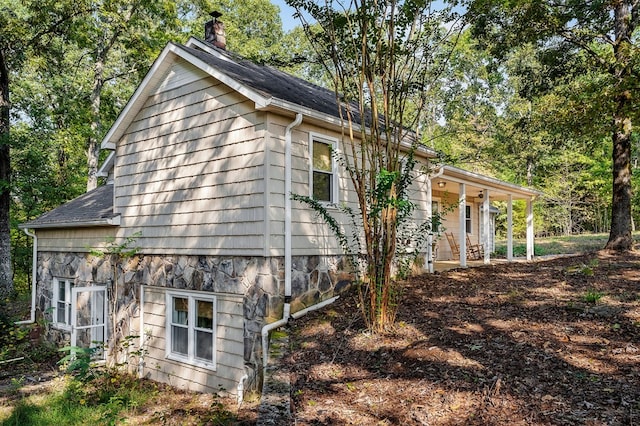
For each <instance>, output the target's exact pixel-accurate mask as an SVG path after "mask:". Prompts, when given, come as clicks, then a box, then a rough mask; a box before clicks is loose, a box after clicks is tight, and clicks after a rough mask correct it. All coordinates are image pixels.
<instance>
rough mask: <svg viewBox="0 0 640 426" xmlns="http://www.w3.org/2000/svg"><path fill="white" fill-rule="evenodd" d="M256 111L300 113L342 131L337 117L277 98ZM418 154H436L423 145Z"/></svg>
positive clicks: (354, 127)
mask: <svg viewBox="0 0 640 426" xmlns="http://www.w3.org/2000/svg"><path fill="white" fill-rule="evenodd" d="M256 109H259V110H270V111H272V110H277V111H288V112H291V113H293V114H297V113H300V114H302V115H303V116H304V117H306V118H310V119H312V120H315V121H318V122H321V123H324V124H329V126H330V127H333V128H334V129H342V128H343V127H344V123H343V120H341V119H340V118H338V117H335V116H333V115H330V114H325V113H323V112H319V111H316V110H314V109H311V108H305V107H303V106H300V105H298V104H294V103H292V102H288V101H285V100H282V99H279V98H273V97H272V98H269V99H267V100H266V102H265V103H264V104H256ZM353 130H354V131H355V132H360V131H361V130H362V127H361V125H359V124H355V123H354V124H353ZM401 146H403V147H405V148H407V149H409V148H411V144H410V143H408V142H402V143H401ZM418 153H419V154H421V155H423V156H424V157H426V158H437V157H438V154H437V153H436V152H435V151H434V150H432V149H430V148H427V147H425V146H423V145H418Z"/></svg>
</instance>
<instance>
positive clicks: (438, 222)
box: [431, 200, 442, 234]
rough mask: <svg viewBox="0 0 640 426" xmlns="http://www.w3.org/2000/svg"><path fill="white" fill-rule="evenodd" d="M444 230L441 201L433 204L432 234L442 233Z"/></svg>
mask: <svg viewBox="0 0 640 426" xmlns="http://www.w3.org/2000/svg"><path fill="white" fill-rule="evenodd" d="M441 229H442V216H440V201H435V200H434V201H432V202H431V232H433V233H436V234H437V233H440V231H441Z"/></svg>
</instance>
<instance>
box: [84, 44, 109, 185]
mask: <svg viewBox="0 0 640 426" xmlns="http://www.w3.org/2000/svg"><path fill="white" fill-rule="evenodd" d="M105 55H106V50H101V51H100V52H99V53H98V55H97V59H96V63H95V67H94V73H93V89H92V90H91V97H90V102H91V134H90V135H89V141H88V143H87V145H88V146H87V166H88V169H89V175H88V177H87V192H88V191H91V190H92V189H96V188H97V187H98V160H99V158H100V145H99V143H98V131H99V130H100V101H101V96H102V87H103V86H104V80H103V73H104V56H105Z"/></svg>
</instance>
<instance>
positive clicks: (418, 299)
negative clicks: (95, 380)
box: [0, 252, 640, 426]
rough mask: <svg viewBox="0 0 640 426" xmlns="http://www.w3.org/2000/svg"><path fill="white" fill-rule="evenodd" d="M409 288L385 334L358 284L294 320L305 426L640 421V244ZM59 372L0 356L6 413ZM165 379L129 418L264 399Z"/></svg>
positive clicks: (297, 418) (241, 417)
mask: <svg viewBox="0 0 640 426" xmlns="http://www.w3.org/2000/svg"><path fill="white" fill-rule="evenodd" d="M403 292H404V294H403V302H402V304H401V306H400V309H399V312H398V317H397V326H396V327H395V330H393V332H390V333H388V334H386V335H379V336H373V335H370V334H368V333H367V332H366V331H364V325H363V323H362V320H361V319H360V314H359V309H358V306H357V298H356V297H355V294H351V295H346V296H343V297H342V298H340V299H339V300H338V301H337V302H335V303H334V304H332V305H330V306H329V307H327V308H325V309H323V310H320V311H316V312H312V313H310V314H308V315H306V316H304V317H302V318H300V319H297V320H295V321H294V322H293V324H292V325H291V326H290V328H289V331H290V348H291V350H290V351H289V353H288V354H286V355H285V359H284V364H285V365H287V366H288V368H289V373H290V377H291V382H292V389H291V394H292V410H293V412H294V413H293V417H294V424H295V425H462V424H464V425H590V426H595V425H637V424H640V252H634V253H631V254H627V255H624V256H618V255H612V254H608V253H606V252H599V253H594V254H589V255H582V256H574V257H562V258H557V259H554V260H547V261H538V262H533V263H512V264H500V265H495V266H483V267H476V268H469V269H459V270H451V271H448V272H440V273H436V274H433V275H422V276H419V277H415V278H412V279H411V280H409V281H408V282H407V283H406V284H405V285H404V288H403ZM60 375H61V373H60V371H59V368H58V366H57V365H55V363H53V364H46V363H45V364H42V365H37V366H36V365H34V364H33V363H31V364H30V363H12V364H10V365H7V364H5V365H2V366H0V418H1V417H2V414H3V412H4V414H5V415H8V413H10V412H11V410H12V407H13V406H14V405H15V404H16V403H17V402H18V401H19V400H20V399H22V398H24V397H26V396H27V395H32V394H34V393H35V394H38V393H42V392H47V391H48V389H50V387H52V386H53V387H54V388H55V387H59V386H64V384H63V383H62V382H60V380H62V378H60V377H59V376H60ZM16 378H19V379H20V380H21V382H20V383H19V384H18V385H17V386H16V383H15V379H16ZM157 386H158V388H157V393H156V394H155V397H154V398H152V400H151V401H149V402H148V403H147V404H144V405H143V406H140V407H137V408H136V409H135V410H133V411H132V412H129V413H128V418H127V419H126V423H127V424H140V425H142V424H145V425H146V424H148V425H152V424H167V425H199V424H247V425H248V424H255V421H256V418H257V417H256V416H257V403H256V402H255V401H253V402H249V403H247V404H244V405H243V406H242V407H240V408H238V407H237V406H236V405H235V404H234V403H233V401H232V400H224V399H216V398H214V397H212V396H211V395H198V394H192V393H188V392H181V391H178V390H175V389H173V388H170V387H168V386H164V385H159V384H158V385H157ZM216 413H219V414H222V415H223V416H222V417H223V418H224V419H225V420H226V421H221V418H220V416H216V415H215V414H216ZM215 418H217V420H213V421H212V419H215ZM233 419H235V420H233Z"/></svg>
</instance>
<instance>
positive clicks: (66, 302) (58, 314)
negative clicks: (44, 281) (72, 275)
mask: <svg viewBox="0 0 640 426" xmlns="http://www.w3.org/2000/svg"><path fill="white" fill-rule="evenodd" d="M71 287H72V285H71V280H68V279H64V278H54V279H53V303H52V306H51V307H52V308H53V323H54V325H55V326H57V327H58V328H63V329H71Z"/></svg>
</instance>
